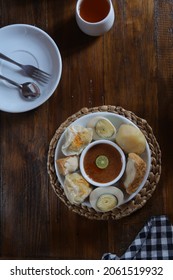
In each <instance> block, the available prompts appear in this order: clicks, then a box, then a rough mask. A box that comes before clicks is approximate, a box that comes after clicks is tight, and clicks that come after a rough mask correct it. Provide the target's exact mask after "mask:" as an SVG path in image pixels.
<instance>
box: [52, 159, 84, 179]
mask: <svg viewBox="0 0 173 280" xmlns="http://www.w3.org/2000/svg"><path fill="white" fill-rule="evenodd" d="M56 164H57V168H58V170H59V173H60V174H61V175H64V176H65V175H67V174H69V173H72V172H74V171H76V170H77V169H78V167H79V159H78V156H68V157H64V158H59V159H57V160H56Z"/></svg>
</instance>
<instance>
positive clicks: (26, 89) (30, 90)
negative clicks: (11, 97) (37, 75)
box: [0, 75, 40, 101]
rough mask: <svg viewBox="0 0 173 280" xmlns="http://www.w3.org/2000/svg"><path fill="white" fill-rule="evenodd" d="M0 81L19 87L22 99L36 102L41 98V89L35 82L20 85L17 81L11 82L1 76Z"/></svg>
mask: <svg viewBox="0 0 173 280" xmlns="http://www.w3.org/2000/svg"><path fill="white" fill-rule="evenodd" d="M0 79H2V80H5V81H7V82H8V83H10V84H12V85H14V86H16V87H18V88H19V89H20V92H21V94H22V97H23V98H24V99H25V100H30V101H32V100H34V99H36V98H38V97H39V96H40V89H39V87H38V86H37V85H36V84H35V83H33V82H26V83H23V84H18V83H16V82H15V81H12V80H10V79H9V78H7V77H5V76H2V75H0Z"/></svg>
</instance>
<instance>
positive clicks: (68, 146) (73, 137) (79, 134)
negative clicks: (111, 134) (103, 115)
mask: <svg viewBox="0 0 173 280" xmlns="http://www.w3.org/2000/svg"><path fill="white" fill-rule="evenodd" d="M92 136H93V131H92V129H91V128H85V127H83V126H81V125H74V126H70V127H69V128H68V129H67V131H66V134H65V139H66V141H65V143H64V145H62V152H63V154H64V155H66V156H69V155H79V154H80V153H81V152H82V150H83V149H84V148H85V147H86V146H87V145H88V144H89V143H90V142H91V141H92Z"/></svg>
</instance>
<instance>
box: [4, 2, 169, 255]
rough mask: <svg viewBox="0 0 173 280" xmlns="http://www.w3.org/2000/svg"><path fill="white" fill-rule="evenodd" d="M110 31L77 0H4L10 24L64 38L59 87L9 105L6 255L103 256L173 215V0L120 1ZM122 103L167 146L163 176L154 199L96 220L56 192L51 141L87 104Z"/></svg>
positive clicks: (6, 126)
mask: <svg viewBox="0 0 173 280" xmlns="http://www.w3.org/2000/svg"><path fill="white" fill-rule="evenodd" d="M112 2H113V6H114V9H115V13H116V20H115V23H114V26H113V28H112V29H111V30H110V32H108V33H107V34H105V35H104V36H101V37H98V38H93V37H89V36H87V35H85V34H83V33H82V32H81V31H80V30H79V28H78V26H77V24H76V21H75V4H76V1H74V0H73V1H72V0H66V1H61V0H56V1H46V0H42V1H31V0H27V1H19V0H13V1H12V0H4V1H1V3H0V27H3V26H5V25H9V24H14V23H26V24H31V25H35V26H37V27H39V28H41V29H43V30H44V31H46V32H47V33H48V34H49V35H50V36H51V37H52V38H53V39H54V41H55V42H56V44H57V45H58V47H59V49H60V52H61V55H62V61H63V71H62V77H61V81H60V84H59V86H58V87H57V89H56V91H55V93H54V94H53V96H52V97H51V98H50V99H49V100H48V101H47V102H46V103H44V104H43V105H41V106H40V107H38V108H37V109H35V110H32V111H29V112H25V113H19V114H17V113H16V114H12V113H7V112H2V111H1V112H0V258H1V259H100V258H101V257H102V254H103V253H105V252H114V253H116V254H117V255H119V256H120V255H121V254H122V253H123V252H124V251H125V250H126V249H127V247H128V246H129V245H130V243H131V242H132V241H133V239H134V238H135V236H136V235H137V233H138V232H139V230H140V229H141V228H142V227H143V225H144V223H145V222H146V220H147V219H148V218H150V217H151V216H153V215H162V214H166V215H167V216H168V217H169V219H170V220H171V221H172V222H173V175H172V174H173V172H172V166H173V152H172V151H173V148H172V147H173V146H172V137H173V132H172V127H173V93H172V92H173V17H172V15H173V1H171V0H167V1H166V0H165V1H159V0H133V1H130V0H127V1H123V0H119V1H116V0H113V1H112ZM104 104H106V105H109V104H111V105H115V106H122V107H123V108H124V109H126V110H130V111H132V112H134V113H135V114H136V115H137V116H139V117H140V118H144V119H146V120H147V122H148V123H149V125H150V126H151V127H152V129H153V132H154V135H155V136H156V139H157V141H158V143H159V145H160V148H161V151H162V175H161V178H160V181H159V184H158V185H157V188H156V190H155V192H154V193H153V195H152V197H151V198H150V199H149V200H148V201H147V203H146V204H145V206H144V207H142V208H141V209H140V210H138V211H136V212H134V213H133V214H131V215H130V216H127V217H125V218H123V219H120V220H108V221H105V220H100V221H99V220H98V221H96V220H90V219H87V218H85V217H83V216H80V215H78V214H76V213H73V212H72V211H70V210H69V209H68V208H67V207H66V206H65V205H64V204H63V203H62V202H61V201H60V200H59V198H58V197H57V196H56V195H55V193H54V191H53V189H52V187H51V185H50V181H49V177H48V174H47V154H48V149H49V143H50V141H51V139H52V137H53V135H54V133H55V131H56V129H57V128H58V127H59V126H60V124H61V123H62V122H64V121H65V120H66V119H67V118H68V117H69V116H70V115H72V114H74V113H76V112H77V111H78V110H80V109H81V108H83V107H88V108H90V107H94V106H101V105H104Z"/></svg>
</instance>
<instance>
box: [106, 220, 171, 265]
mask: <svg viewBox="0 0 173 280" xmlns="http://www.w3.org/2000/svg"><path fill="white" fill-rule="evenodd" d="M102 259H103V260H173V226H172V225H171V223H170V222H169V220H168V218H167V217H166V216H164V215H163V216H158V217H157V216H153V217H151V218H150V219H149V220H148V221H147V222H146V223H145V225H144V227H143V228H142V230H141V231H140V232H139V233H138V235H137V236H136V238H135V240H134V241H133V242H132V244H131V245H130V246H129V248H128V249H127V251H126V252H125V253H124V254H123V255H122V256H121V257H120V258H119V257H118V256H117V255H115V254H112V253H105V254H104V255H103V256H102Z"/></svg>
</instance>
